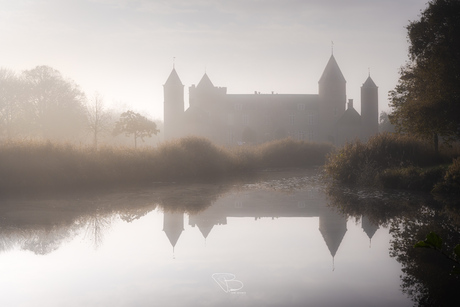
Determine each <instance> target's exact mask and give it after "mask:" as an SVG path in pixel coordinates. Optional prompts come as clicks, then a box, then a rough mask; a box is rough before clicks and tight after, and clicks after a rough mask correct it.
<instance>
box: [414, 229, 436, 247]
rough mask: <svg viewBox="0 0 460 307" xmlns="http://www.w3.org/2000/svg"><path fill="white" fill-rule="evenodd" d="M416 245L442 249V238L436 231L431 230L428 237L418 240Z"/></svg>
mask: <svg viewBox="0 0 460 307" xmlns="http://www.w3.org/2000/svg"><path fill="white" fill-rule="evenodd" d="M414 247H423V248H433V249H437V250H441V249H442V239H441V237H440V236H438V235H437V234H436V233H434V232H430V233H429V234H428V235H427V236H426V239H425V240H423V241H419V242H417V243H416V244H415V245H414Z"/></svg>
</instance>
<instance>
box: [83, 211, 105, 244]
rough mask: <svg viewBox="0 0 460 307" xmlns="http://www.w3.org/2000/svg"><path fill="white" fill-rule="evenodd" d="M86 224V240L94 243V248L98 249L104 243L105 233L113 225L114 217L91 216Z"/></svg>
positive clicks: (85, 221) (96, 214) (95, 214)
mask: <svg viewBox="0 0 460 307" xmlns="http://www.w3.org/2000/svg"><path fill="white" fill-rule="evenodd" d="M83 223H85V224H86V232H85V238H89V239H90V240H92V241H93V244H94V248H96V249H97V248H98V247H100V246H101V245H102V242H103V241H104V231H105V230H107V229H109V228H110V225H111V224H112V215H111V214H109V215H104V214H101V213H94V214H91V215H89V216H88V217H87V218H86V219H85V220H84V222H83Z"/></svg>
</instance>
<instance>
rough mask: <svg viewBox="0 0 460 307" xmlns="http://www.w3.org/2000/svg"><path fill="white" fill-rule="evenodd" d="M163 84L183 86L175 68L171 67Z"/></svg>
mask: <svg viewBox="0 0 460 307" xmlns="http://www.w3.org/2000/svg"><path fill="white" fill-rule="evenodd" d="M165 86H184V85H183V84H182V81H180V78H179V75H178V74H177V72H176V69H175V68H173V70H172V71H171V73H170V74H169V77H168V79H167V80H166V83H165Z"/></svg>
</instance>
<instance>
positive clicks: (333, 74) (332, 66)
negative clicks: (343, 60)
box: [318, 55, 347, 83]
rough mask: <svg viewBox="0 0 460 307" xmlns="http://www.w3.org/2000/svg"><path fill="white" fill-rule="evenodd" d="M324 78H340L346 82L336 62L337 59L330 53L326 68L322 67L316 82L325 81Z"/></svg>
mask: <svg viewBox="0 0 460 307" xmlns="http://www.w3.org/2000/svg"><path fill="white" fill-rule="evenodd" d="M326 80H340V81H343V82H347V81H346V80H345V77H344V76H343V74H342V71H341V70H340V67H339V64H337V61H336V60H335V58H334V55H331V57H330V58H329V61H328V62H327V64H326V68H324V71H323V74H322V75H321V78H320V79H319V81H318V83H322V82H325V81H326Z"/></svg>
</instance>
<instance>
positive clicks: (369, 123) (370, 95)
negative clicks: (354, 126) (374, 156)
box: [361, 75, 379, 140]
mask: <svg viewBox="0 0 460 307" xmlns="http://www.w3.org/2000/svg"><path fill="white" fill-rule="evenodd" d="M361 127H362V129H361V131H362V135H361V136H362V138H363V139H364V140H367V139H368V138H369V137H371V136H373V135H374V134H377V133H378V132H379V98H378V87H377V85H375V83H374V81H373V80H372V78H371V76H370V75H369V77H367V80H366V81H365V82H364V84H363V86H362V87H361Z"/></svg>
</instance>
